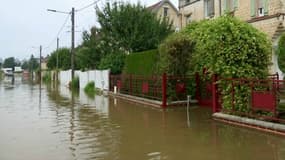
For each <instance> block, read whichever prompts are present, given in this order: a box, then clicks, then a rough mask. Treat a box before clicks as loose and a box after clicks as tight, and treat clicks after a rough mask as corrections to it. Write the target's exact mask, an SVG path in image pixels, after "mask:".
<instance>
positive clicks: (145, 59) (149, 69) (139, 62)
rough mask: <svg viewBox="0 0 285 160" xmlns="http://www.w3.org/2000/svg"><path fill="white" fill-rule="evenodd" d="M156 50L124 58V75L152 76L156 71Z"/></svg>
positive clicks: (157, 55)
mask: <svg viewBox="0 0 285 160" xmlns="http://www.w3.org/2000/svg"><path fill="white" fill-rule="evenodd" d="M158 57H159V54H158V50H157V49H155V50H148V51H144V52H138V53H132V54H129V55H128V56H127V57H126V60H125V67H124V70H123V73H124V74H136V75H145V76H148V75H153V74H155V73H156V71H157V61H158Z"/></svg>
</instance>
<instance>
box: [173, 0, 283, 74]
mask: <svg viewBox="0 0 285 160" xmlns="http://www.w3.org/2000/svg"><path fill="white" fill-rule="evenodd" d="M178 2H179V3H178V8H179V13H180V15H181V18H180V19H181V21H180V27H181V28H183V27H185V26H186V25H187V24H189V23H191V22H192V21H199V20H203V19H211V18H216V17H219V16H221V15H222V14H224V13H225V12H229V13H231V14H232V15H234V16H236V17H238V18H240V19H241V20H244V21H246V22H248V23H250V24H252V25H253V26H254V27H256V28H257V29H259V30H261V31H263V32H264V33H266V35H267V36H268V38H269V39H270V40H271V41H272V47H273V48H275V47H276V45H277V42H278V39H279V37H280V35H281V34H282V33H283V32H285V28H284V26H285V21H284V18H285V1H284V0H178ZM272 62H273V66H272V67H271V72H272V73H276V72H279V73H280V74H281V71H280V70H279V68H278V65H277V57H276V54H274V50H273V54H272ZM282 77H283V76H282Z"/></svg>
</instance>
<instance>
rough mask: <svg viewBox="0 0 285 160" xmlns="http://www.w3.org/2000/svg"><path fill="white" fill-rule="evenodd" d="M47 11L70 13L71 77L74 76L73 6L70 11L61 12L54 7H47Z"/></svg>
mask: <svg viewBox="0 0 285 160" xmlns="http://www.w3.org/2000/svg"><path fill="white" fill-rule="evenodd" d="M47 11H50V12H58V13H64V14H71V51H70V54H71V78H72V79H73V78H74V54H75V50H74V14H75V9H74V7H72V10H71V12H62V11H57V10H54V9H47Z"/></svg>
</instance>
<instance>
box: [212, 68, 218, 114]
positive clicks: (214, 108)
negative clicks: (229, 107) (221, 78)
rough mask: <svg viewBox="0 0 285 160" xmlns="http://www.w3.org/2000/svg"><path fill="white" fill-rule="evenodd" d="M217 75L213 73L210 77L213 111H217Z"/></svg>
mask: <svg viewBox="0 0 285 160" xmlns="http://www.w3.org/2000/svg"><path fill="white" fill-rule="evenodd" d="M217 79H218V78H217V75H216V74H214V75H213V77H212V98H213V102H212V111H213V113H216V112H218V95H217V94H218V92H217V84H216V82H217Z"/></svg>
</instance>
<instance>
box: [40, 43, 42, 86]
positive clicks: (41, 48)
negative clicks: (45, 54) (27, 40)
mask: <svg viewBox="0 0 285 160" xmlns="http://www.w3.org/2000/svg"><path fill="white" fill-rule="evenodd" d="M41 82H42V46H41V45H40V83H41Z"/></svg>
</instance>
